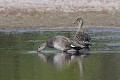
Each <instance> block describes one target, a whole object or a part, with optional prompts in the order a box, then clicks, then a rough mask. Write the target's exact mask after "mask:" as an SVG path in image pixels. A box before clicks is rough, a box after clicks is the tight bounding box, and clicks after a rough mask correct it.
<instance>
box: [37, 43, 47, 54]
mask: <svg viewBox="0 0 120 80" xmlns="http://www.w3.org/2000/svg"><path fill="white" fill-rule="evenodd" d="M45 47H47V44H46V42H44V43H42V44H41V45H40V46H39V47H38V50H37V52H41V51H42V50H43V49H44V48H45Z"/></svg>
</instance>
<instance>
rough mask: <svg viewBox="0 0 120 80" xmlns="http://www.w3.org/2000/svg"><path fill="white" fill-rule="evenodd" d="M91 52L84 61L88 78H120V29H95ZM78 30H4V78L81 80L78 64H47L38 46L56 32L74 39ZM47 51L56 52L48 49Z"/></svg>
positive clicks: (0, 54) (0, 43)
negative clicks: (63, 65)
mask: <svg viewBox="0 0 120 80" xmlns="http://www.w3.org/2000/svg"><path fill="white" fill-rule="evenodd" d="M85 32H86V33H88V34H89V35H90V36H91V37H92V46H91V47H90V52H91V55H90V56H89V57H87V58H85V61H84V76H83V77H84V80H120V30H119V29H107V28H92V29H87V30H86V31H85ZM74 34H75V30H74V29H73V30H72V29H64V30H15V31H11V30H1V31H0V80H80V78H79V70H78V64H77V63H76V62H74V63H72V64H71V65H70V66H66V67H64V68H63V69H61V70H57V69H56V68H55V67H54V66H52V65H51V64H47V63H44V62H43V61H41V59H40V58H39V57H38V54H37V52H36V50H37V47H38V46H39V44H41V43H42V42H44V41H46V40H48V39H50V38H52V37H53V36H55V35H64V36H66V37H69V38H71V39H72V38H73V36H74ZM44 52H45V53H46V54H49V53H50V54H52V53H56V50H55V49H50V48H47V49H45V50H44Z"/></svg>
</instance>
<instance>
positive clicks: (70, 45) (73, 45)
mask: <svg viewBox="0 0 120 80" xmlns="http://www.w3.org/2000/svg"><path fill="white" fill-rule="evenodd" d="M74 24H78V30H77V32H76V34H75V35H74V39H73V40H70V39H69V38H67V37H65V36H55V37H53V38H52V39H50V40H48V41H46V42H44V43H42V44H41V45H40V46H39V47H38V50H37V52H41V51H42V50H43V49H44V48H46V47H50V48H56V49H58V50H61V51H62V52H68V51H69V50H71V49H74V50H75V51H79V50H81V49H82V48H86V47H89V45H91V43H90V41H91V38H90V36H89V35H88V34H86V33H84V32H83V31H82V26H83V19H82V18H78V19H77V20H76V21H75V23H74Z"/></svg>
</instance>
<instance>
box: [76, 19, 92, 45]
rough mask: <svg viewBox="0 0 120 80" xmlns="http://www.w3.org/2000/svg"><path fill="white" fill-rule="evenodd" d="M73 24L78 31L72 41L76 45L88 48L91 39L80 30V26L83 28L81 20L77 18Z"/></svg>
mask: <svg viewBox="0 0 120 80" xmlns="http://www.w3.org/2000/svg"><path fill="white" fill-rule="evenodd" d="M75 24H77V25H78V30H77V32H76V34H75V35H74V41H75V42H76V43H78V44H81V45H83V46H86V47H88V46H89V45H91V43H90V42H91V38H90V36H89V35H88V34H87V33H84V31H83V30H82V26H83V20H82V18H78V19H77V20H76V21H75Z"/></svg>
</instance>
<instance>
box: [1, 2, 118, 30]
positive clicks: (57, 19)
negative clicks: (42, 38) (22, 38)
mask: <svg viewBox="0 0 120 80" xmlns="http://www.w3.org/2000/svg"><path fill="white" fill-rule="evenodd" d="M119 3H120V1H116V0H104V1H102V0H74V1H73V0H36V1H34V0H0V30H4V29H6V30H18V29H26V30H27V29H30V30H32V29H33V30H35V29H47V28H48V29H49V28H68V27H70V28H75V27H77V26H76V25H74V24H73V23H74V21H75V20H76V19H77V18H79V17H81V18H83V20H84V27H85V28H90V27H108V28H119V27H120V4H119Z"/></svg>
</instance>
